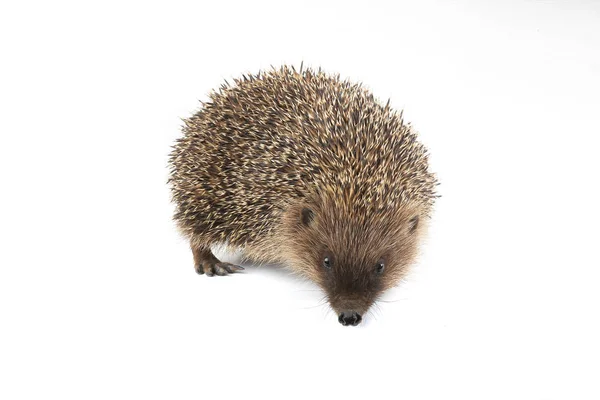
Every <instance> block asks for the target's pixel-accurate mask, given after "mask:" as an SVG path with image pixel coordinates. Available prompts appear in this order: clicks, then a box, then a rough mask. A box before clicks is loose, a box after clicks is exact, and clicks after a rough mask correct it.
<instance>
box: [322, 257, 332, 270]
mask: <svg viewBox="0 0 600 400" xmlns="http://www.w3.org/2000/svg"><path fill="white" fill-rule="evenodd" d="M323 266H324V267H325V268H326V269H331V259H330V258H329V257H325V258H324V259H323Z"/></svg>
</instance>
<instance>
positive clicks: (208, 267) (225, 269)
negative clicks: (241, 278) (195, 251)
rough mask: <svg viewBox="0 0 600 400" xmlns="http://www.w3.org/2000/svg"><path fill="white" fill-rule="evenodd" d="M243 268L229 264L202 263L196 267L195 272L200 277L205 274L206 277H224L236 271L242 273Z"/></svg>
mask: <svg viewBox="0 0 600 400" xmlns="http://www.w3.org/2000/svg"><path fill="white" fill-rule="evenodd" d="M243 270H244V268H243V267H240V266H239V265H235V264H230V263H226V262H217V263H212V262H207V263H202V264H201V265H200V266H199V267H196V272H197V273H198V274H200V275H203V274H206V276H215V275H218V276H225V275H227V274H232V273H234V272H237V271H243Z"/></svg>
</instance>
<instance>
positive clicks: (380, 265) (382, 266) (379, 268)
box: [375, 260, 385, 275]
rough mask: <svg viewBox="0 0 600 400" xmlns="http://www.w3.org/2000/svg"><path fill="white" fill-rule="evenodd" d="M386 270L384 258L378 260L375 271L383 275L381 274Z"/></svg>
mask: <svg viewBox="0 0 600 400" xmlns="http://www.w3.org/2000/svg"><path fill="white" fill-rule="evenodd" d="M384 270H385V262H383V260H379V261H377V264H375V273H376V274H377V275H381V274H383V271H384Z"/></svg>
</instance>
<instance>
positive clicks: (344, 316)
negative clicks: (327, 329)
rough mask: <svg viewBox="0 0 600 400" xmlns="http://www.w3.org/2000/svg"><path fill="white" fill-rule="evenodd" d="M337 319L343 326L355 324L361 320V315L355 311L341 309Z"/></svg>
mask: <svg viewBox="0 0 600 400" xmlns="http://www.w3.org/2000/svg"><path fill="white" fill-rule="evenodd" d="M338 321H339V322H340V324H342V325H344V326H348V325H352V326H356V325H358V324H360V322H361V321H362V316H361V315H360V314H359V313H357V312H356V311H352V310H350V311H342V312H341V313H340V315H339V317H338Z"/></svg>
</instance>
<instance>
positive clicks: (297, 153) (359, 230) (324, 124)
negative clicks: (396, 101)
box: [169, 66, 437, 325]
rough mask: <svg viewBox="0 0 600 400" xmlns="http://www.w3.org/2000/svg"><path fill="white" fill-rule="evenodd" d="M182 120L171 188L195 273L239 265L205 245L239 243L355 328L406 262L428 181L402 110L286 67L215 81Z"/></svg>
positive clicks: (420, 223)
mask: <svg viewBox="0 0 600 400" xmlns="http://www.w3.org/2000/svg"><path fill="white" fill-rule="evenodd" d="M184 123H185V125H184V127H183V137H181V138H180V139H178V140H177V142H176V144H175V145H174V147H173V151H172V153H171V155H170V159H169V164H170V179H169V183H170V185H171V189H172V196H173V201H174V203H175V204H176V211H175V215H174V219H175V221H176V222H177V225H178V227H179V228H180V230H181V232H182V233H183V234H184V235H185V236H186V237H188V238H189V240H190V244H191V248H192V252H193V255H194V263H195V268H196V272H198V273H199V274H206V275H208V276H213V275H226V274H227V273H232V272H235V271H237V270H241V269H243V268H242V267H239V266H237V265H233V264H230V263H227V262H221V261H219V260H218V259H217V258H216V257H215V256H214V255H213V253H212V252H211V245H216V244H226V245H228V246H231V247H235V248H241V249H242V250H243V252H244V254H245V255H246V256H247V257H248V258H250V259H253V260H255V261H258V262H268V263H282V264H284V265H286V266H288V267H289V268H290V269H291V270H293V271H294V272H296V273H298V274H300V275H302V276H304V277H307V278H309V279H310V280H312V281H313V282H315V283H316V284H317V285H319V286H320V287H321V288H323V290H324V291H325V293H326V294H327V298H328V300H329V303H330V304H331V307H332V308H333V309H334V310H335V312H336V313H337V314H338V316H339V317H338V320H339V322H340V323H341V324H343V325H358V324H359V323H360V322H361V320H362V315H364V314H365V312H366V311H367V310H368V309H369V307H370V306H371V305H372V304H373V303H374V302H375V301H376V300H377V298H378V297H379V296H380V295H381V294H382V293H383V292H384V291H385V290H386V289H388V288H390V287H393V286H395V285H397V284H398V283H399V282H400V280H401V279H402V277H403V276H404V275H405V274H406V272H407V268H408V267H409V266H410V265H411V264H412V263H413V262H414V259H415V257H416V254H417V251H418V245H419V242H420V238H421V237H422V235H423V233H424V230H425V222H426V220H428V219H429V217H430V214H431V209H432V206H433V203H434V200H435V198H436V197H437V195H436V193H435V186H436V185H437V182H436V178H435V175H434V174H432V173H431V172H429V168H428V155H427V150H426V149H425V147H424V146H423V145H422V144H421V143H419V142H418V141H417V135H416V132H415V131H414V130H413V129H412V128H411V126H410V125H409V124H406V123H404V121H403V119H402V113H398V112H396V111H394V110H392V109H391V108H390V107H389V102H388V104H385V105H383V104H380V103H379V102H378V101H377V100H376V99H375V98H374V97H373V95H372V94H371V93H370V92H369V91H367V90H366V89H365V88H363V87H362V86H361V85H360V84H354V83H351V82H349V81H345V80H341V79H340V78H339V75H338V76H331V75H328V74H326V73H324V72H322V71H321V70H320V69H319V70H318V71H315V70H311V69H306V70H302V68H300V70H298V71H296V70H295V69H294V68H293V67H287V66H284V67H281V68H280V69H277V70H275V69H274V70H272V71H269V72H261V73H258V74H257V75H250V76H243V78H242V79H237V80H235V83H234V85H229V84H224V85H222V86H221V88H220V89H219V90H218V91H215V92H212V93H211V94H210V100H209V101H208V102H207V103H204V104H203V107H202V108H201V109H200V111H198V112H197V113H196V114H195V115H193V116H192V117H191V118H189V119H187V120H185V121H184Z"/></svg>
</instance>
